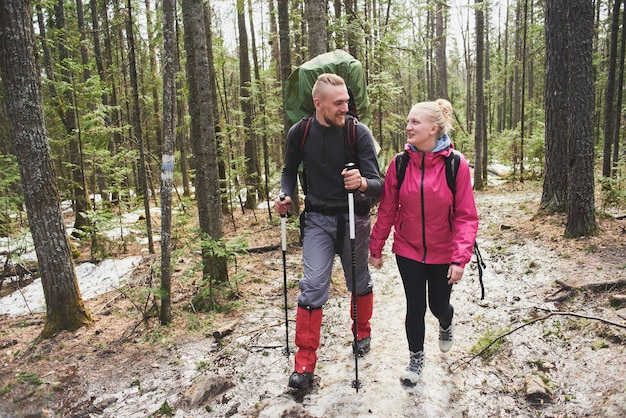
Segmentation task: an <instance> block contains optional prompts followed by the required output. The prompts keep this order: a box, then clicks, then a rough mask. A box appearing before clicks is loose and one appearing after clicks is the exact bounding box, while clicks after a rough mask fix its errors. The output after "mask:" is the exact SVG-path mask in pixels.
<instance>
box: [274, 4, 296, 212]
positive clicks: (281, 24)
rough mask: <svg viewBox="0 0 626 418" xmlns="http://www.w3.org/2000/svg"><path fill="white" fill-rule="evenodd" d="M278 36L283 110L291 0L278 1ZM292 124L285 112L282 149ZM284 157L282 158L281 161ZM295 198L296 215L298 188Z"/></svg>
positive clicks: (288, 67)
mask: <svg viewBox="0 0 626 418" xmlns="http://www.w3.org/2000/svg"><path fill="white" fill-rule="evenodd" d="M278 36H279V38H280V75H281V85H282V89H281V90H282V92H283V110H284V103H285V97H284V94H285V86H286V85H287V79H288V78H289V75H290V74H291V48H290V46H289V45H290V42H289V0H278ZM290 127H291V124H290V122H289V118H288V117H287V114H286V113H284V112H283V136H282V138H283V140H282V142H281V143H282V145H283V146H282V149H283V150H284V148H285V146H286V139H287V132H289V128H290ZM283 157H284V156H281V159H282V158H283ZM292 198H293V211H294V213H300V198H299V193H298V188H297V187H296V189H295V191H294V195H293V196H292Z"/></svg>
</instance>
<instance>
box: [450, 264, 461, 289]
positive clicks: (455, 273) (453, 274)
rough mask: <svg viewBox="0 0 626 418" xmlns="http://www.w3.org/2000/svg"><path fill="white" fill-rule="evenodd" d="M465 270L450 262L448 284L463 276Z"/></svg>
mask: <svg viewBox="0 0 626 418" xmlns="http://www.w3.org/2000/svg"><path fill="white" fill-rule="evenodd" d="M463 271H465V269H464V268H463V267H461V266H457V265H456V264H450V267H448V279H449V280H448V284H454V283H456V282H458V281H459V280H461V279H462V278H463Z"/></svg>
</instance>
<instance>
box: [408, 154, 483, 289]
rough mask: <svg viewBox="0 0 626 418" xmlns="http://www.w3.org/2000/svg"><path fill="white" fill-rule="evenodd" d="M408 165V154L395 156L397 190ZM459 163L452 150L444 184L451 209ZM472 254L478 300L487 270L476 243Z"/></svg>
mask: <svg viewBox="0 0 626 418" xmlns="http://www.w3.org/2000/svg"><path fill="white" fill-rule="evenodd" d="M408 163H409V153H408V152H407V151H406V150H404V151H402V152H400V153H398V155H396V173H397V177H398V186H397V188H398V190H400V186H402V182H403V181H404V175H405V174H406V166H407V164H408ZM460 163H461V154H460V153H458V152H456V151H455V150H452V152H450V155H448V156H447V157H446V182H447V183H448V187H449V188H450V191H451V192H452V199H453V207H456V175H457V173H458V172H459V165H460ZM474 254H475V255H476V264H477V265H478V281H479V282H480V299H481V300H483V299H484V298H485V286H484V284H483V269H485V268H487V265H486V264H485V262H484V261H483V256H482V254H481V253H480V250H479V249H478V243H477V242H476V241H474Z"/></svg>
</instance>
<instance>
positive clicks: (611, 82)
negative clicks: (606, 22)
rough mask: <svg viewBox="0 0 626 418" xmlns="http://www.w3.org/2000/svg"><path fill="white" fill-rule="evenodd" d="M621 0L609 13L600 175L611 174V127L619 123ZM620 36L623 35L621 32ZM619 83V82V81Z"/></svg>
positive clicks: (615, 0) (616, 1) (617, 1)
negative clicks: (618, 57)
mask: <svg viewBox="0 0 626 418" xmlns="http://www.w3.org/2000/svg"><path fill="white" fill-rule="evenodd" d="M621 4H622V0H613V12H612V14H611V41H610V45H609V62H608V66H609V73H608V75H607V81H606V93H605V95H604V148H603V154H602V175H603V176H604V177H609V176H610V175H611V147H612V146H613V132H614V129H613V127H614V126H615V125H616V124H618V125H619V116H620V114H621V112H620V111H619V110H616V108H615V100H614V98H615V94H614V93H615V81H616V80H615V73H616V68H617V36H618V34H619V30H620V27H619V15H620V13H619V9H620V5H621ZM622 36H624V35H623V34H622ZM620 84H621V83H620Z"/></svg>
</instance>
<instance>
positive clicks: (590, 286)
mask: <svg viewBox="0 0 626 418" xmlns="http://www.w3.org/2000/svg"><path fill="white" fill-rule="evenodd" d="M555 283H556V284H557V285H559V286H560V287H561V288H562V289H565V290H570V291H580V290H592V291H597V290H605V291H606V290H610V289H615V288H620V287H626V279H619V280H613V281H609V282H600V283H587V284H584V285H582V286H575V285H572V284H568V283H565V282H564V281H563V280H555Z"/></svg>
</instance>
